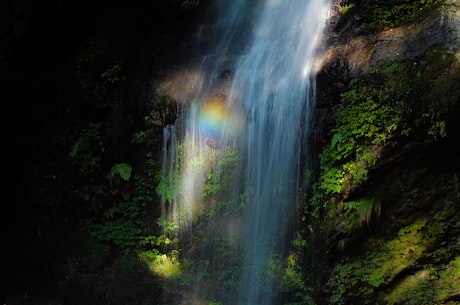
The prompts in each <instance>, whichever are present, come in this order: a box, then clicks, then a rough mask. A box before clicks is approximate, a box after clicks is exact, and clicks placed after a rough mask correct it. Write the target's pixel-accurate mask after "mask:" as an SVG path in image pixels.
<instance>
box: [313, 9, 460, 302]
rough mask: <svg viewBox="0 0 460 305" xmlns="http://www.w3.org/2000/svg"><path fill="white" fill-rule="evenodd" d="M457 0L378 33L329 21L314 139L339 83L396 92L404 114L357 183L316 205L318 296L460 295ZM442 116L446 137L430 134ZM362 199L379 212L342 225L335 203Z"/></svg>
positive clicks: (322, 140)
mask: <svg viewBox="0 0 460 305" xmlns="http://www.w3.org/2000/svg"><path fill="white" fill-rule="evenodd" d="M456 3H457V1H446V2H444V3H443V4H442V5H439V6H438V7H436V8H434V9H432V10H431V11H429V12H427V13H426V14H425V15H424V16H423V17H422V18H420V19H419V20H417V21H416V22H413V23H410V24H406V25H404V26H400V27H397V28H393V29H386V30H384V31H381V32H373V33H368V34H363V32H362V31H360V29H359V22H358V21H357V20H359V16H349V17H347V19H346V20H334V21H333V22H332V23H331V25H330V28H329V30H330V38H329V41H328V42H327V43H328V46H327V48H326V52H325V55H324V58H323V60H322V66H321V69H320V70H319V71H318V74H317V79H316V80H317V104H316V108H315V114H314V115H313V116H312V117H313V122H312V124H313V128H312V129H313V130H314V131H315V136H316V139H317V141H319V144H318V146H322V147H327V146H330V143H331V137H332V135H331V133H333V132H331V130H332V131H334V128H337V127H336V124H337V123H336V117H335V115H334V114H335V113H338V112H337V111H336V110H337V109H339V105H341V107H343V104H344V100H345V102H347V100H346V99H343V98H342V100H341V94H342V93H344V92H345V93H348V92H349V91H354V92H358V93H359V90H360V89H362V88H364V87H365V86H367V87H366V88H364V89H369V92H371V93H378V94H380V95H377V94H375V95H370V96H371V97H372V98H374V97H375V98H376V99H379V98H381V100H385V99H386V98H388V100H391V101H393V100H394V101H398V103H400V105H401V107H402V113H403V115H405V114H406V113H411V116H407V120H406V121H405V122H406V123H407V125H406V127H408V130H409V129H410V136H399V134H398V136H397V137H398V138H397V141H396V140H395V141H394V143H393V144H391V145H387V144H388V143H389V142H391V141H393V140H394V138H393V139H389V140H388V141H387V142H386V143H384V144H383V146H382V153H381V154H380V153H379V154H378V161H377V164H376V165H375V166H374V167H373V168H371V169H370V171H369V179H368V180H366V181H367V182H366V184H365V185H361V186H359V187H358V188H357V190H356V191H354V193H352V194H351V195H350V196H349V198H348V199H347V198H346V196H345V195H343V189H342V193H341V194H339V195H335V194H334V195H333V196H336V197H333V199H332V200H330V201H328V202H327V204H325V206H326V208H325V210H326V211H327V212H325V214H327V213H330V214H329V215H333V216H332V217H331V219H332V221H331V222H330V224H326V225H324V227H323V228H324V230H323V231H322V233H323V234H324V236H322V237H325V238H324V240H328V244H327V246H328V247H327V248H328V249H331V250H328V258H327V259H328V261H327V262H326V263H324V266H325V267H324V268H323V269H324V270H326V269H329V270H326V271H322V270H321V271H320V272H324V277H325V279H326V280H325V282H324V287H326V288H325V290H324V291H325V293H324V295H322V299H324V300H327V301H325V302H324V303H321V304H355V305H357V304H370V303H373V304H382V305H383V304H457V303H458V302H459V301H460V296H459V294H458V287H460V282H459V281H460V256H459V253H460V252H459V251H460V248H459V245H460V243H459V241H460V237H459V236H460V230H459V225H458V219H459V218H458V217H459V216H458V215H460V214H459V213H460V211H459V205H458V204H457V203H458V198H459V196H460V195H459V191H458V190H459V189H460V188H459V185H460V184H459V182H458V177H460V159H459V157H458V154H456V153H453V152H452V149H451V148H452V147H454V146H456V145H457V144H454V143H458V141H460V133H459V132H458V130H460V126H459V122H460V119H459V115H458V113H460V111H458V110H459V108H460V105H459V99H458V96H460V94H459V91H458V90H457V87H458V86H457V85H454V84H456V83H458V80H459V79H460V74H459V72H458V71H459V70H458V66H459V62H460V39H459V38H460V32H459V31H460V6H459V4H458V3H457V4H456ZM454 56H455V57H454ZM446 58H447V59H446ZM382 60H383V61H382ZM379 62H380V63H382V62H383V63H386V64H387V66H382V65H376V64H377V63H379ZM422 66H423V67H422ZM379 67H391V68H392V69H393V70H392V71H393V72H394V71H396V70H397V71H398V72H397V73H393V72H391V73H390V72H388V71H389V70H390V69H388V70H386V71H387V72H384V69H386V68H381V70H380V71H379V70H378V69H379ZM385 73H387V74H385ZM398 73H399V74H398ZM401 76H404V77H401ZM379 77H380V78H381V81H380V82H379V80H380V78H379ZM352 80H357V81H356V82H352ZM384 81H385V82H384ZM379 90H380V91H379ZM389 97H391V98H389ZM356 99H357V100H359V99H365V97H363V96H360V95H357V98H356ZM391 101H390V103H391ZM411 103H412V104H411ZM363 110H366V109H364V108H363ZM428 117H429V119H427V120H425V118H428ZM422 121H423V122H422ZM398 123H401V122H398ZM437 124H438V125H437ZM444 124H445V125H444ZM441 125H442V126H443V127H442V128H444V127H446V126H447V127H446V130H447V136H446V135H445V134H444V135H443V136H438V138H437V139H436V137H435V139H434V140H433V137H431V138H430V132H431V131H430V128H431V129H433V128H435V127H436V126H441ZM336 130H337V129H336ZM444 131H445V130H444ZM334 132H336V131H334ZM392 145H394V146H392ZM449 147H450V148H449ZM319 152H320V153H321V150H320V151H319ZM340 196H345V199H344V197H340ZM350 198H351V199H350ZM363 198H364V199H367V198H377V199H378V200H379V216H378V217H376V218H375V219H372V220H371V222H369V223H368V224H367V227H363V228H358V229H356V230H354V231H352V232H349V231H346V229H344V227H343V224H346V220H347V219H346V218H347V215H346V213H344V212H343V211H342V210H340V209H339V208H336V209H335V210H334V207H338V206H339V204H342V203H344V202H345V203H349V204H351V203H353V202H355V203H356V202H359V200H361V199H363ZM380 203H381V205H380ZM327 205H328V206H327ZM380 208H381V214H380ZM328 209H329V210H328ZM344 219H345V221H344ZM321 221H322V223H323V224H324V223H326V222H325V221H324V219H322V220H321ZM337 232H339V233H340V232H342V233H343V232H345V233H346V234H342V236H339V234H337ZM329 241H330V243H329ZM341 242H343V244H341ZM328 289H329V290H328Z"/></svg>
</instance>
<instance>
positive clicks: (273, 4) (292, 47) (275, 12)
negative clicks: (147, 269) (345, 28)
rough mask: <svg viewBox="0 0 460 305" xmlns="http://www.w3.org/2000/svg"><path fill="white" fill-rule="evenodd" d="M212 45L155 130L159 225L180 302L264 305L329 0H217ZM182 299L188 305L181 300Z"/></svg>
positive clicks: (269, 296) (295, 182) (272, 290)
mask: <svg viewBox="0 0 460 305" xmlns="http://www.w3.org/2000/svg"><path fill="white" fill-rule="evenodd" d="M215 5H216V6H215V7H214V8H216V11H218V12H222V13H223V14H225V16H223V17H222V18H218V19H217V20H218V21H219V22H218V23H217V24H216V27H217V29H218V31H217V35H218V36H219V40H218V41H216V43H215V44H214V48H213V49H211V51H208V53H207V54H206V55H205V56H203V59H202V61H201V65H200V70H201V71H202V73H201V75H202V77H201V81H200V82H199V83H198V89H197V90H196V94H195V95H194V97H193V98H192V99H191V100H190V101H184V103H185V104H186V107H185V108H186V109H185V110H184V112H183V116H181V117H180V118H179V119H178V122H177V123H176V126H168V127H167V128H166V129H165V155H164V160H163V166H164V167H163V170H164V176H165V177H169V178H168V180H167V181H169V186H168V188H169V189H170V190H171V194H170V196H169V198H168V203H165V205H164V207H163V211H162V212H163V217H164V218H165V220H166V221H169V222H173V223H175V224H176V225H177V226H178V233H177V234H178V235H177V237H178V239H179V240H180V251H181V262H182V266H183V269H184V271H183V279H182V280H183V282H182V286H181V287H183V288H184V290H188V291H189V294H188V297H189V298H190V299H189V303H190V304H193V303H194V302H198V300H205V299H206V300H208V304H209V302H211V301H213V302H215V303H214V304H216V303H221V304H232V305H233V304H238V305H243V304H244V305H258V304H260V305H270V304H273V303H274V302H276V301H275V300H276V298H277V294H278V293H279V291H278V290H277V286H279V281H280V279H279V278H278V277H277V272H276V265H281V264H282V263H283V259H284V249H285V247H286V242H285V241H286V240H289V239H290V236H287V233H288V230H289V225H290V224H293V223H294V224H295V223H296V222H298V217H297V215H296V213H297V212H298V210H299V207H298V202H299V201H300V199H301V198H298V194H299V188H300V186H299V184H300V178H301V176H302V175H301V174H300V172H301V171H302V170H303V169H302V166H301V159H302V155H303V154H304V152H305V149H306V148H305V147H303V145H302V143H304V141H303V140H305V135H306V133H307V130H308V122H309V115H310V108H311V107H312V104H313V101H314V83H313V79H314V73H312V69H313V64H314V60H315V56H316V55H317V52H316V51H317V46H318V42H319V38H320V37H321V35H322V31H323V29H324V26H325V24H326V12H327V11H328V8H329V7H330V3H329V1H328V0H265V1H262V0H260V1H243V0H234V1H230V2H229V1H221V0H220V1H216V4H215ZM189 303H187V304H189Z"/></svg>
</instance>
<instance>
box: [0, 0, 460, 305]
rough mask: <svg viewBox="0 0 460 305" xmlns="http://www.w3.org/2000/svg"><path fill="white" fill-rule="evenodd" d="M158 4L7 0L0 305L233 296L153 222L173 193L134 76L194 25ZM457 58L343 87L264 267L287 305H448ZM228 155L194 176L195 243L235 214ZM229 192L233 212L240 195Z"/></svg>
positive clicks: (166, 104)
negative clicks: (300, 195)
mask: <svg viewBox="0 0 460 305" xmlns="http://www.w3.org/2000/svg"><path fill="white" fill-rule="evenodd" d="M155 3H156V4H155ZM155 3H154V2H152V3H150V4H147V3H143V2H142V3H137V4H135V5H134V4H133V5H134V6H131V4H130V6H129V9H128V10H127V9H126V6H123V5H114V6H112V5H110V6H106V5H105V4H106V3H102V4H93V3H91V4H90V3H87V2H85V1H83V2H78V3H77V2H76V1H57V2H47V3H46V4H40V5H38V4H33V3H32V2H31V1H13V2H9V3H7V4H4V8H5V9H4V10H2V11H1V12H0V17H1V18H0V23H1V25H2V27H1V29H0V32H1V33H2V34H5V35H3V36H2V38H0V39H1V40H0V42H1V44H0V46H1V49H0V76H1V81H2V84H3V85H4V88H5V89H4V91H2V92H1V94H2V101H5V111H4V113H5V114H6V115H5V116H7V117H5V120H4V121H3V124H4V126H5V127H6V128H5V134H6V135H7V137H6V139H5V144H6V145H5V148H4V150H5V153H6V157H5V158H4V164H5V166H6V167H5V171H4V172H5V173H7V175H8V179H7V180H8V181H7V182H6V184H5V190H6V192H7V194H8V195H9V196H8V197H12V198H10V199H9V200H8V201H7V203H6V204H7V205H8V206H9V207H11V211H8V212H7V213H6V214H5V218H7V219H6V221H5V222H4V223H3V225H4V228H3V232H5V233H6V235H7V237H6V238H5V241H4V247H5V249H6V251H5V252H6V256H7V257H6V258H4V261H5V262H6V264H5V265H6V266H5V268H4V270H6V271H5V274H7V275H8V283H6V284H5V286H4V288H5V291H7V295H2V296H1V297H2V298H4V300H2V301H3V302H4V303H5V304H14V303H16V304H20V303H26V301H27V302H30V303H39V302H40V301H42V300H43V301H49V300H50V299H54V298H56V299H59V301H61V302H62V303H63V304H70V305H71V304H82V303H85V304H114V305H116V304H145V305H147V304H160V303H163V304H171V303H173V302H174V301H175V300H176V299H175V298H176V297H177V291H176V290H175V289H176V288H177V287H182V288H184V287H185V288H186V289H187V288H191V286H192V285H191V281H192V278H198V279H199V280H203V281H205V280H206V279H210V278H217V279H218V280H217V281H216V282H215V283H213V285H209V287H207V290H206V289H205V290H206V291H204V292H203V295H204V296H205V297H207V298H208V299H209V300H211V301H209V302H208V304H207V305H211V304H214V305H217V304H220V303H218V302H217V301H212V300H213V299H214V296H216V295H218V296H219V300H224V301H225V302H228V303H231V301H232V299H231V297H230V295H232V294H233V293H235V292H236V291H237V279H238V277H239V275H240V270H239V266H240V264H239V263H240V260H241V254H240V253H239V252H238V251H236V250H235V249H233V247H232V246H231V245H232V243H233V242H234V241H232V240H229V239H226V238H216V239H215V240H207V241H206V240H205V239H201V243H200V244H196V247H194V248H192V249H191V250H190V251H189V252H188V253H184V252H183V251H182V246H183V244H181V242H185V240H186V238H188V240H194V239H193V237H194V236H187V237H186V238H184V239H183V240H179V239H178V235H177V226H176V225H175V224H173V223H171V222H168V221H160V220H159V216H160V210H161V209H160V206H161V202H163V203H165V204H167V205H168V204H172V203H173V201H174V198H173V191H172V190H173V188H174V186H175V185H177V184H179V183H180V181H179V179H180V176H179V174H178V172H173V173H171V175H169V176H166V177H162V176H160V168H159V159H160V157H159V156H160V150H161V146H162V139H161V137H162V128H163V126H164V125H165V124H167V123H169V122H171V121H172V120H174V118H175V116H176V112H177V107H176V105H175V101H174V99H173V98H172V97H170V96H162V95H158V94H154V93H153V92H152V91H151V89H152V88H151V84H150V83H148V81H147V80H150V78H151V77H152V75H151V74H152V73H154V74H155V73H158V75H154V76H153V77H160V76H161V75H159V74H160V72H158V71H162V69H164V67H165V66H168V65H170V64H171V63H177V61H179V60H180V58H177V57H176V54H174V52H172V51H171V50H172V49H175V48H176V47H177V46H178V45H179V44H180V43H182V41H181V39H180V38H181V37H175V38H171V36H174V35H176V34H177V33H176V32H174V33H170V32H163V31H166V30H167V31H176V30H177V31H179V32H181V34H177V35H178V36H181V35H183V34H184V33H186V30H184V29H183V28H181V29H178V28H177V27H179V26H180V24H181V23H183V26H184V27H188V26H189V24H188V22H192V21H191V20H193V18H192V17H191V16H192V15H193V14H188V13H184V11H183V10H182V9H183V8H184V7H185V6H187V5H186V4H188V5H191V6H196V5H197V3H198V2H197V1H161V2H160V1H158V2H155ZM440 3H441V1H402V0H401V1H391V2H389V1H384V2H382V1H364V0H362V1H347V3H345V2H344V7H343V10H342V11H341V13H342V14H344V15H345V14H354V13H358V14H360V15H361V16H362V22H361V26H362V29H364V31H375V30H380V29H384V28H388V27H395V26H398V25H400V24H403V23H407V22H411V21H413V20H415V19H416V18H419V17H420V16H421V14H423V13H425V12H426V11H427V10H429V9H432V8H434V7H435V6H436V5H439V4H440ZM2 9H3V8H2ZM178 12H180V13H178ZM164 13H165V14H166V15H163V14H164ZM152 14H153V16H152ZM82 16H86V17H87V19H86V20H87V22H86V23H82V22H81V18H82ZM187 18H189V19H187ZM44 20H48V21H47V22H45V21H44ZM171 20H172V21H171ZM159 24H160V25H159ZM152 31H153V33H152ZM182 31H183V32H182ZM165 33H167V34H169V35H171V36H168V35H167V34H165ZM150 35H152V37H150ZM165 36H167V37H166V38H165ZM159 40H161V41H162V43H161V44H160V45H159V43H158V41H159ZM171 40H172V41H171ZM163 42H165V43H163ZM166 42H167V43H166ZM162 48H164V49H162ZM140 50H142V51H140ZM144 53H149V54H153V55H148V56H146V55H145V54H144ZM457 57H458V56H457ZM457 57H456V56H455V54H451V53H449V52H446V51H445V50H444V49H443V48H441V47H439V46H434V47H432V48H431V49H429V50H428V51H427V52H426V53H425V54H423V55H422V56H420V57H417V58H414V59H411V60H404V61H400V62H391V61H389V60H383V61H381V62H379V63H377V64H376V65H374V66H372V67H370V68H369V70H368V71H367V73H365V74H363V75H361V76H360V77H357V78H356V79H354V80H351V81H350V82H349V83H347V84H344V86H343V87H341V94H340V98H339V100H338V101H337V104H336V105H334V107H335V108H333V109H330V110H331V116H333V117H334V121H333V126H332V127H331V128H330V129H328V133H327V138H326V139H319V145H320V149H319V154H318V167H317V168H313V169H311V170H310V171H308V173H306V175H305V177H306V178H305V180H306V184H309V185H308V187H306V189H308V191H306V194H305V202H304V203H305V205H306V211H305V216H304V223H303V225H302V227H301V228H299V230H298V232H295V234H294V235H295V237H294V238H293V241H292V244H291V245H289V246H288V247H287V248H288V249H286V251H287V253H288V255H287V256H286V257H285V258H282V257H280V256H273V257H271V258H270V259H268V260H267V261H266V263H265V264H264V266H262V267H261V268H264V275H265V276H266V277H267V278H271V279H275V281H276V284H277V286H278V287H279V288H280V292H281V295H280V296H279V298H280V299H282V300H283V301H284V302H285V303H286V304H290V305H294V304H297V305H300V304H303V305H305V304H315V302H316V303H317V304H326V303H327V304H369V303H376V304H433V303H444V304H459V302H460V297H459V295H458V287H460V256H459V255H460V248H459V240H458V236H459V234H460V227H459V224H460V219H459V215H460V213H459V204H458V200H459V197H460V182H459V178H460V176H459V171H460V166H459V164H460V163H459V159H458V156H457V153H456V150H455V149H454V148H455V147H456V145H458V141H457V140H458V132H457V130H458V126H459V125H458V121H459V118H458V113H460V112H459V106H458V99H459V98H458V97H459V96H460V92H459V87H458V83H460V74H459V71H460V66H459V62H458V59H457ZM146 70H148V71H146ZM152 70H153V71H152ZM146 74H147V76H146ZM12 96H14V97H15V98H14V99H13V98H11V97H12ZM7 106H9V107H7ZM209 153H212V151H211V150H210V152H209ZM226 153H227V154H226V155H225V156H222V159H221V161H222V162H221V166H220V167H218V168H217V169H215V168H213V169H211V170H210V171H209V172H208V173H207V174H206V177H205V184H204V188H203V190H202V191H203V198H204V201H205V202H202V203H201V207H200V211H199V213H198V214H199V217H197V218H199V219H200V222H199V224H200V225H201V226H198V227H197V230H196V231H195V232H194V234H197V236H195V237H198V235H203V234H205V232H206V230H208V229H210V227H207V225H208V224H212V220H213V219H215V218H217V216H219V217H222V216H223V217H228V218H230V217H233V216H235V215H238V213H239V211H238V208H236V210H235V207H238V204H236V203H235V202H221V201H216V200H215V198H218V197H219V196H220V195H225V194H227V193H230V192H231V191H232V189H233V186H234V185H235V184H237V183H238V180H239V179H238V175H239V174H241V173H239V172H238V170H240V169H239V168H238V167H237V163H238V158H239V156H238V155H237V153H236V152H234V151H231V150H228V151H227V152H226ZM195 161H196V162H203V160H201V159H200V160H195ZM178 170H179V169H178ZM310 186H311V189H310V188H309V187H310ZM240 195H241V196H240V197H239V198H238V200H239V202H238V203H239V204H240V205H244V204H246V203H247V201H248V198H249V197H250V194H240ZM5 197H7V196H6V195H5ZM222 197H224V196H222ZM213 229H215V228H213ZM196 240H198V238H197V239H196ZM203 240H204V241H203ZM199 251H209V252H213V253H214V254H216V257H219V258H224V259H225V263H224V264H221V265H220V266H219V267H218V268H215V269H213V268H211V267H212V266H215V265H216V264H217V263H218V262H217V261H216V260H213V259H211V258H209V259H207V258H203V259H202V260H197V259H195V258H196V257H197V256H198V252H199ZM219 262H220V261H219ZM213 270H214V271H213ZM212 272H215V273H218V274H212ZM165 283H167V284H168V285H163V284H165ZM165 287H169V288H165ZM216 287H219V290H216ZM186 289H185V290H186ZM25 298H27V300H26V299H25Z"/></svg>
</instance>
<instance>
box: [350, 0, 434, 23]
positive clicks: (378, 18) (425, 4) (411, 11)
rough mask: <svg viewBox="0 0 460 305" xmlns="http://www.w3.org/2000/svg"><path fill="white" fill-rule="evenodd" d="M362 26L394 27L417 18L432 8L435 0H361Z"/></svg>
mask: <svg viewBox="0 0 460 305" xmlns="http://www.w3.org/2000/svg"><path fill="white" fill-rule="evenodd" d="M359 2H360V7H361V8H362V10H363V16H364V24H363V28H364V29H365V30H367V31H372V30H382V29H385V28H394V27H398V26H400V25H402V24H405V23H408V22H411V21H413V20H416V19H417V18H419V17H420V16H421V15H422V14H423V13H424V12H426V11H427V10H429V9H430V8H432V7H433V6H434V5H435V4H436V2H438V1H436V0H419V1H407V0H395V1H391V2H385V3H382V2H381V1H378V0H362V1H359Z"/></svg>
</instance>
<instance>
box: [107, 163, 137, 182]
mask: <svg viewBox="0 0 460 305" xmlns="http://www.w3.org/2000/svg"><path fill="white" fill-rule="evenodd" d="M131 172H132V167H131V165H129V164H128V163H118V164H115V165H114V166H112V169H111V170H110V177H111V178H114V177H115V176H116V175H119V176H120V177H121V178H122V179H123V180H125V181H129V179H130V178H131Z"/></svg>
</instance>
